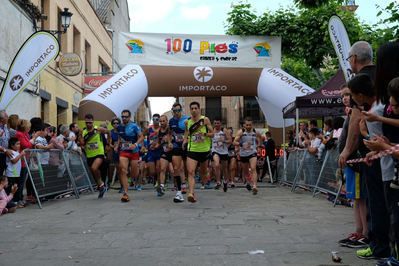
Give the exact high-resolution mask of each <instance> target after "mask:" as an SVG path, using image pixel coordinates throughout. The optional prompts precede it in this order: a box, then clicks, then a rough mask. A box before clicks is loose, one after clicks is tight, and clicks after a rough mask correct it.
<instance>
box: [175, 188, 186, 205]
mask: <svg viewBox="0 0 399 266" xmlns="http://www.w3.org/2000/svg"><path fill="white" fill-rule="evenodd" d="M173 202H175V203H181V202H184V198H183V194H182V193H181V191H177V193H176V196H175V197H174V198H173Z"/></svg>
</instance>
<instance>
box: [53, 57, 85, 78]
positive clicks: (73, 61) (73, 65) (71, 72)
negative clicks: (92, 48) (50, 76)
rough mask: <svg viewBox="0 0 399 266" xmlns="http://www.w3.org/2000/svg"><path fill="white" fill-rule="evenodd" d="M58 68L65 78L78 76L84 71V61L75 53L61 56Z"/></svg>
mask: <svg viewBox="0 0 399 266" xmlns="http://www.w3.org/2000/svg"><path fill="white" fill-rule="evenodd" d="M58 68H59V69H60V71H61V73H62V74H64V75H65V76H76V75H78V74H79V73H80V71H82V60H81V59H80V56H79V55H77V54H74V53H66V54H63V55H61V56H60V60H59V62H58Z"/></svg>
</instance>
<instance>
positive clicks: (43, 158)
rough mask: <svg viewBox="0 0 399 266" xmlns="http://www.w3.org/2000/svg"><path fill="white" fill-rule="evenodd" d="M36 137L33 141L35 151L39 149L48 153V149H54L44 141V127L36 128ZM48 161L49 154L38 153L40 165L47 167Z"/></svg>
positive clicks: (52, 145)
mask: <svg viewBox="0 0 399 266" xmlns="http://www.w3.org/2000/svg"><path fill="white" fill-rule="evenodd" d="M35 133H37V134H38V137H37V138H36V139H35V148H36V149H41V150H45V151H48V150H50V149H53V148H54V144H53V143H51V144H48V142H47V140H46V135H47V134H46V128H45V126H44V125H42V126H40V127H37V132H35ZM49 159H50V153H49V152H42V153H40V164H42V165H48V163H49Z"/></svg>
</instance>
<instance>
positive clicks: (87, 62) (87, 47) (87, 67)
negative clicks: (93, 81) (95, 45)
mask: <svg viewBox="0 0 399 266" xmlns="http://www.w3.org/2000/svg"><path fill="white" fill-rule="evenodd" d="M85 73H91V46H90V44H89V43H88V42H87V41H85Z"/></svg>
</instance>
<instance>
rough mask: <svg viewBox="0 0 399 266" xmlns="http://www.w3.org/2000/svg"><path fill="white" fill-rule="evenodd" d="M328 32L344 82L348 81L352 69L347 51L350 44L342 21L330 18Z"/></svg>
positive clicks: (334, 17)
mask: <svg viewBox="0 0 399 266" xmlns="http://www.w3.org/2000/svg"><path fill="white" fill-rule="evenodd" d="M328 32H329V33H330V39H331V42H332V44H333V46H334V49H335V52H336V53H337V56H338V60H339V65H340V66H341V69H342V71H343V72H344V76H345V80H346V81H349V80H350V79H351V76H352V68H351V66H350V63H349V61H348V60H346V59H347V58H348V57H349V50H350V48H351V44H350V41H349V37H348V33H347V32H346V29H345V25H344V24H343V23H342V20H341V19H340V18H339V17H337V16H332V17H331V18H330V21H329V22H328Z"/></svg>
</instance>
